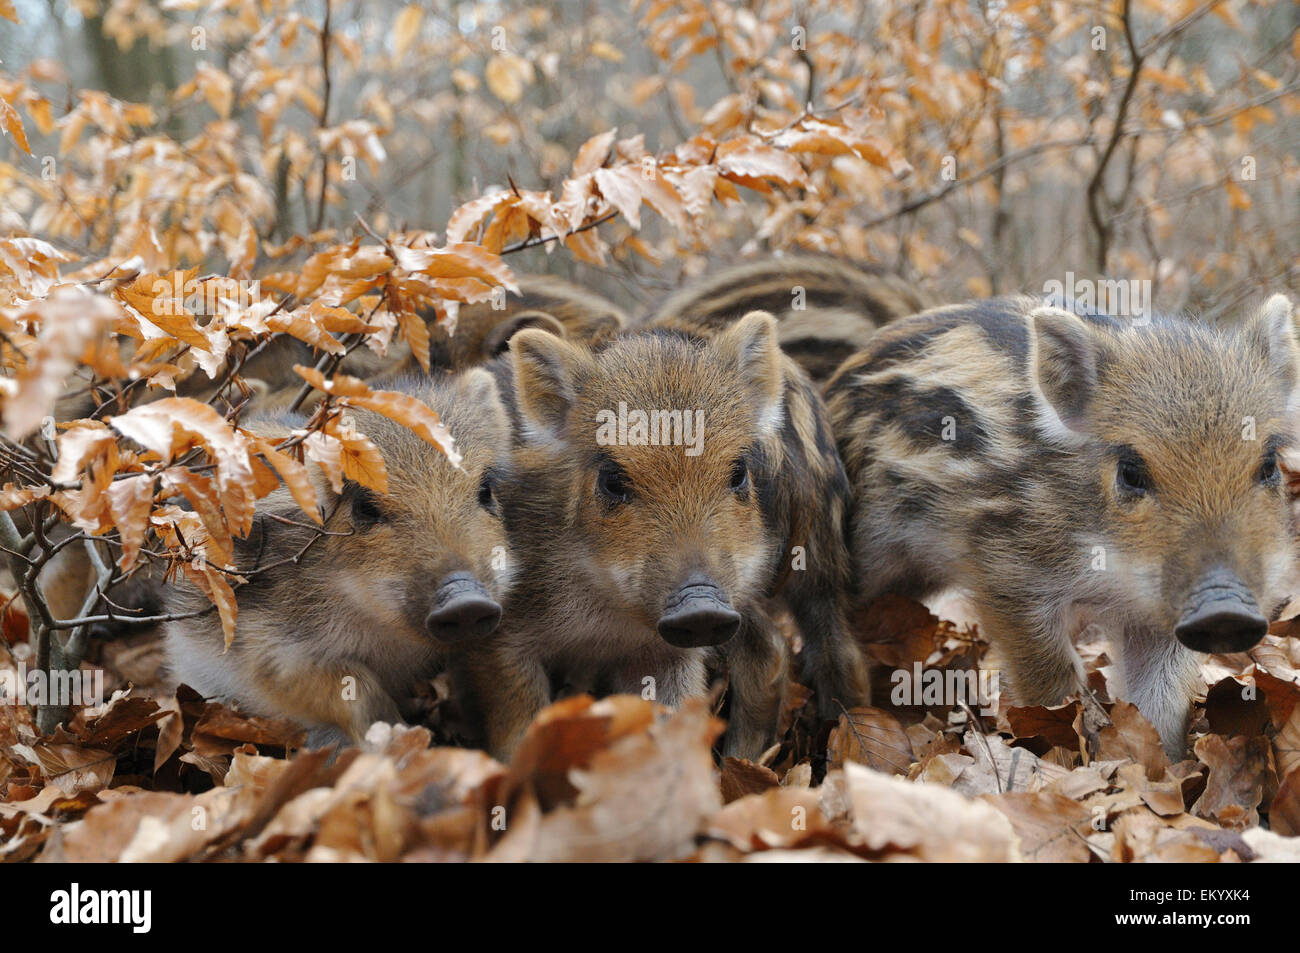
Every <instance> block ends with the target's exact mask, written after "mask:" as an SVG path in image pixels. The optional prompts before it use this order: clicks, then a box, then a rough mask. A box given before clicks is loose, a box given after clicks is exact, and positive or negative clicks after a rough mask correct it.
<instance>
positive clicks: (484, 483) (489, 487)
mask: <svg viewBox="0 0 1300 953" xmlns="http://www.w3.org/2000/svg"><path fill="white" fill-rule="evenodd" d="M495 494H496V480H495V479H493V477H492V473H491V472H490V471H489V472H487V473H484V474H483V479H482V480H481V481H480V482H479V485H478V505H479V506H481V507H483V509H485V510H492V509H494V508H495V505H496V504H495Z"/></svg>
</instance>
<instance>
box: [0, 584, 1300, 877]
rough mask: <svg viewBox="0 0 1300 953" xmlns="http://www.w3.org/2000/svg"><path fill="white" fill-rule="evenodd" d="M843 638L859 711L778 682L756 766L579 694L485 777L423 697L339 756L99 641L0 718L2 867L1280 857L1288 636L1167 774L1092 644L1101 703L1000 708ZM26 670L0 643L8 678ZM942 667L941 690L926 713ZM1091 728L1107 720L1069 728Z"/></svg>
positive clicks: (894, 612)
mask: <svg viewBox="0 0 1300 953" xmlns="http://www.w3.org/2000/svg"><path fill="white" fill-rule="evenodd" d="M940 611H945V608H944V607H940ZM945 614H947V613H946V612H945ZM1287 615H1288V613H1284V617H1286V616H1287ZM858 621H859V623H860V624H859V626H858V630H859V636H860V638H862V640H863V642H864V644H865V645H866V646H867V648H868V650H869V651H870V652H871V654H872V655H873V656H874V657H875V658H876V660H877V661H878V663H880V664H879V665H878V678H877V682H878V683H879V684H878V685H877V691H876V693H875V698H876V703H877V705H878V706H879V707H873V708H862V709H854V710H853V711H850V712H845V713H844V714H843V715H842V716H841V717H840V719H839V722H838V724H835V725H833V726H832V725H831V724H830V723H822V722H819V721H818V720H817V719H816V717H815V714H814V705H813V704H812V699H811V693H810V692H809V691H807V690H805V689H802V688H798V687H796V688H795V689H794V690H793V691H792V692H791V693H790V697H789V698H788V699H787V704H786V706H785V710H784V715H783V731H784V735H783V740H782V742H781V744H780V745H779V746H776V747H774V748H772V749H771V750H769V751H768V752H766V753H765V754H764V756H763V757H762V758H760V759H759V760H758V761H757V762H750V761H739V760H736V759H731V758H725V759H720V758H718V757H717V756H716V755H715V754H714V753H713V746H714V742H715V741H716V739H717V738H718V736H719V734H720V732H721V731H722V728H723V722H722V721H721V720H720V719H719V718H718V717H717V714H716V713H715V712H714V710H713V708H714V706H713V705H712V704H710V703H708V702H705V701H703V700H701V701H697V702H694V703H692V704H688V705H687V706H685V707H684V708H683V709H681V710H680V711H677V712H669V711H666V710H664V709H662V708H659V707H658V706H656V705H654V704H653V703H651V702H648V701H643V700H642V699H640V698H636V697H632V696H616V697H612V698H607V699H604V700H600V701H594V700H592V699H590V698H588V697H585V696H578V697H572V698H567V699H564V700H562V701H559V702H557V703H556V704H554V705H552V706H551V707H550V708H548V709H546V710H545V711H544V712H543V713H542V714H541V715H540V716H539V717H538V718H537V720H536V721H535V722H534V723H533V725H532V727H531V728H530V730H529V733H528V735H527V738H526V739H525V741H524V743H523V745H522V746H521V748H520V749H519V751H518V752H517V753H516V755H515V757H514V759H513V760H512V761H511V763H510V764H509V765H502V764H499V763H498V762H496V761H494V760H492V759H491V758H489V757H488V756H487V755H486V754H484V753H482V752H480V751H475V750H470V749H466V748H459V747H452V746H448V745H445V744H442V743H441V742H443V741H445V732H444V730H443V729H442V728H441V727H440V712H441V711H442V710H443V709H444V708H445V706H446V703H447V699H446V698H445V692H444V689H443V686H442V684H441V683H440V682H436V681H435V682H433V683H430V685H429V686H428V692H427V698H426V701H427V708H428V711H429V718H428V724H427V725H426V726H419V727H408V726H395V727H388V726H382V725H379V726H375V727H374V728H372V730H371V734H370V737H369V738H368V739H367V744H366V745H365V746H364V748H362V749H350V750H345V751H343V752H341V753H339V754H338V755H337V756H334V757H331V755H330V753H329V752H320V751H309V750H304V749H301V747H300V746H301V744H302V741H303V737H302V733H301V732H299V731H297V730H295V729H294V727H293V726H292V725H289V724H287V723H284V722H279V721H275V720H269V719H265V718H256V717H249V716H246V715H243V714H240V713H238V712H236V711H234V710H232V709H230V708H228V707H225V706H222V705H218V704H215V703H210V702H205V701H204V700H203V699H202V698H200V697H199V696H198V695H196V694H195V693H193V692H191V691H190V690H188V689H187V688H183V687H182V688H179V689H175V688H174V687H172V686H168V685H167V683H166V681H165V677H164V674H165V673H164V669H163V664H162V663H163V656H162V650H161V645H160V643H159V639H158V636H157V635H156V634H152V633H141V634H138V635H134V636H130V637H126V638H121V639H118V640H114V641H109V642H104V643H102V644H101V645H100V646H99V654H98V657H96V658H94V659H93V660H92V661H88V662H87V663H85V667H86V669H87V670H89V669H91V668H93V667H100V668H102V669H103V670H104V671H105V672H106V676H105V681H106V684H105V698H106V701H105V703H104V704H103V705H100V706H98V707H97V708H93V709H83V710H79V711H78V712H77V713H76V715H75V717H74V718H72V720H71V723H70V724H69V725H68V726H67V727H66V728H60V729H59V731H58V732H57V733H56V734H55V735H54V736H53V737H47V738H40V737H39V736H38V735H37V734H36V732H35V731H34V729H33V726H32V717H31V713H30V711H29V709H28V708H27V707H26V706H23V705H18V704H12V703H11V704H0V860H6V861H22V860H31V859H37V860H43V861H59V860H64V861H126V860H135V861H141V860H144V861H184V860H247V861H259V860H272V859H274V860H283V861H295V860H309V861H334V860H384V861H391V860H409V861H425V860H428V861H432V860H455V861H459V860H477V859H486V860H548V861H560V860H600V861H622V860H629V861H630V860H696V861H741V860H743V861H773V860H837V861H856V860H877V861H879V860H886V861H887V860H937V861H952V860H981V861H1004V860H1005V861H1015V860H1025V861H1077V862H1088V861H1092V862H1102V861H1117V862H1129V861H1151V860H1161V861H1194V862H1198V861H1207V862H1208V861H1261V860H1285V861H1300V837H1296V836H1294V835H1296V834H1297V833H1300V705H1298V704H1297V702H1300V620H1292V621H1283V622H1278V623H1275V624H1274V626H1273V628H1272V631H1271V633H1270V634H1269V635H1268V636H1267V637H1266V639H1265V641H1264V642H1262V643H1261V644H1260V645H1259V646H1257V647H1256V648H1255V649H1254V650H1253V651H1252V652H1250V653H1249V654H1248V655H1240V656H1231V657H1217V656H1215V657H1208V658H1206V659H1204V663H1203V665H1202V674H1203V676H1204V679H1205V685H1206V690H1205V692H1204V693H1203V696H1202V697H1201V698H1199V699H1198V700H1197V703H1196V710H1195V713H1194V717H1193V725H1192V740H1193V744H1192V746H1191V748H1190V749H1189V755H1188V757H1187V759H1186V760H1183V761H1180V762H1178V763H1174V764H1171V763H1170V761H1169V759H1168V758H1166V756H1165V753H1164V751H1163V749H1162V748H1161V746H1160V744H1159V741H1158V739H1157V737H1156V733H1155V730H1154V729H1153V728H1152V727H1151V725H1150V724H1149V723H1148V722H1147V721H1146V720H1145V719H1144V718H1143V717H1142V716H1141V715H1140V714H1138V712H1137V710H1136V709H1135V708H1134V707H1133V706H1131V705H1129V704H1127V703H1125V702H1122V701H1114V700H1112V699H1111V697H1110V694H1109V692H1108V684H1109V683H1110V682H1111V681H1112V680H1113V677H1114V670H1113V667H1112V663H1111V660H1110V659H1109V658H1108V657H1107V655H1106V647H1105V645H1104V644H1100V643H1099V644H1091V643H1085V644H1083V645H1081V646H1080V652H1081V655H1082V656H1083V658H1084V662H1085V666H1086V670H1087V672H1088V676H1089V680H1090V686H1091V688H1092V689H1093V691H1094V694H1095V697H1096V698H1097V699H1098V701H1099V702H1100V708H1097V706H1090V708H1088V709H1085V707H1084V706H1083V705H1082V704H1081V703H1080V702H1078V701H1071V702H1069V703H1068V704H1065V705H1062V706H1058V707H1053V708H1045V707H1016V706H1014V705H1013V704H1011V702H1010V700H1009V699H1008V697H1007V693H1006V692H1001V693H1000V694H999V695H998V697H996V698H987V697H979V698H976V697H972V696H971V695H968V696H967V698H968V700H969V703H960V702H959V703H958V704H955V705H954V704H952V703H951V702H952V701H953V697H954V696H953V694H952V686H954V685H957V684H958V683H959V682H960V683H961V684H964V685H967V686H968V687H969V686H970V685H972V683H978V684H983V685H984V687H985V688H990V689H995V688H996V685H994V684H993V683H991V682H990V681H989V680H988V678H987V676H985V678H984V679H983V681H982V682H981V681H980V679H979V678H978V677H976V676H973V675H967V674H966V673H973V672H975V671H976V670H983V671H985V672H989V671H996V658H994V657H993V656H992V654H991V652H990V650H989V647H988V646H987V645H986V644H985V643H984V642H983V641H981V640H980V639H979V638H978V635H977V634H975V632H974V630H973V628H972V627H970V626H969V625H958V624H955V623H953V622H949V621H940V620H939V619H938V618H937V617H935V616H934V615H932V614H931V613H930V611H929V610H927V609H926V608H925V607H923V606H920V605H917V604H915V603H910V602H906V601H904V600H897V601H890V602H886V603H878V604H877V605H876V606H875V607H873V609H872V611H871V612H870V613H868V614H867V615H866V616H865V617H864V618H863V619H860V620H858ZM28 655H29V647H28V645H27V643H26V642H25V641H21V640H15V641H14V642H12V643H11V644H6V643H5V642H3V641H0V673H3V670H4V669H5V668H6V667H8V668H10V669H16V668H17V667H18V666H19V664H20V663H27V662H29V661H30V660H29V659H28V658H27V656H28ZM916 665H924V671H925V672H927V673H933V674H927V675H925V676H924V678H923V681H922V682H921V683H920V687H921V689H922V691H921V697H919V698H918V697H913V698H910V699H909V698H907V697H901V698H900V697H899V690H898V689H897V688H896V686H895V684H894V682H893V681H891V678H893V673H896V672H903V673H909V672H914V671H917V669H915V668H914V666H916ZM939 673H942V675H943V678H944V681H945V682H946V683H947V684H948V686H949V691H947V692H939V693H938V694H937V695H933V697H931V696H927V695H926V693H925V692H926V690H927V688H928V689H929V690H934V689H936V686H937V682H936V681H935V680H936V679H938V678H939ZM715 697H722V695H721V694H720V693H718V694H717V695H715ZM905 701H912V702H915V704H898V703H897V702H905ZM1101 710H1104V711H1105V713H1106V717H1105V719H1103V720H1102V721H1108V722H1109V724H1101V725H1100V727H1098V720H1097V718H1096V717H1093V718H1089V717H1085V715H1086V713H1087V712H1092V713H1097V712H1099V711H1101ZM1090 726H1092V727H1090Z"/></svg>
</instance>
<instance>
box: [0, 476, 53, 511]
mask: <svg viewBox="0 0 1300 953" xmlns="http://www.w3.org/2000/svg"><path fill="white" fill-rule="evenodd" d="M49 495H50V488H49V487H48V486H14V485H13V484H12V483H9V484H6V485H5V487H4V489H0V511H4V512H6V513H7V512H8V511H9V510H16V509H18V507H20V506H26V505H27V504H28V503H33V502H35V501H36V500H43V499H45V497H47V496H49Z"/></svg>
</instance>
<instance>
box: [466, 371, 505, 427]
mask: <svg viewBox="0 0 1300 953" xmlns="http://www.w3.org/2000/svg"><path fill="white" fill-rule="evenodd" d="M458 384H459V385H460V393H461V396H460V401H461V402H462V403H464V404H465V405H466V406H467V407H468V408H469V413H468V415H466V419H468V420H471V421H474V423H472V424H470V425H469V426H471V427H477V426H480V425H482V424H491V425H492V427H494V428H495V429H496V431H497V432H498V433H504V432H508V431H509V429H510V417H509V414H508V412H507V411H506V405H505V401H503V400H502V398H501V388H500V386H499V385H498V384H497V379H496V375H495V374H493V373H492V372H491V371H489V370H488V369H487V368H483V367H473V368H470V369H469V370H467V371H464V372H463V373H461V374H460V375H459V378H458Z"/></svg>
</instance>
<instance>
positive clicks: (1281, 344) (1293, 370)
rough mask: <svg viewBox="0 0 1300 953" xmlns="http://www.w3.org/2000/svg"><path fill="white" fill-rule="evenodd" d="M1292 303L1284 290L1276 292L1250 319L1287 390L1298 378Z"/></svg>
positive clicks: (1298, 356) (1299, 360)
mask: <svg viewBox="0 0 1300 953" xmlns="http://www.w3.org/2000/svg"><path fill="white" fill-rule="evenodd" d="M1294 312H1295V306H1294V305H1292V304H1291V299H1290V298H1288V297H1287V296H1286V295H1284V294H1276V295H1273V297H1271V298H1269V299H1268V301H1266V302H1264V307H1263V308H1261V309H1260V311H1259V314H1257V315H1256V316H1255V319H1254V321H1253V322H1252V323H1251V330H1252V332H1253V334H1254V337H1255V340H1256V341H1258V342H1259V344H1260V346H1261V347H1262V348H1263V349H1264V351H1265V353H1266V354H1267V355H1268V363H1269V367H1270V368H1271V369H1272V370H1273V373H1274V374H1275V375H1276V376H1277V378H1278V379H1279V380H1280V381H1281V382H1282V384H1283V386H1284V387H1285V388H1286V390H1287V392H1288V393H1293V392H1294V391H1295V390H1296V383H1297V381H1298V380H1300V342H1297V340H1296V328H1295V315H1294Z"/></svg>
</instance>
